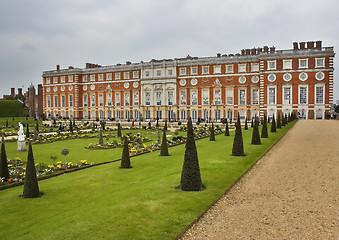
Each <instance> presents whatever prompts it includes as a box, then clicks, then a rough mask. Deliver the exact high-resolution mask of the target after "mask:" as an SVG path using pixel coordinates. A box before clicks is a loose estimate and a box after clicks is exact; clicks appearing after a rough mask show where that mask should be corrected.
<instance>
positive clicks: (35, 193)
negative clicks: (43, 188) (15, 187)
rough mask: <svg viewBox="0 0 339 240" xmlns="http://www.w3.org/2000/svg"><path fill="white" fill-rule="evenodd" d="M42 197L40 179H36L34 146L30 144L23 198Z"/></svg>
mask: <svg viewBox="0 0 339 240" xmlns="http://www.w3.org/2000/svg"><path fill="white" fill-rule="evenodd" d="M40 196H41V193H40V191H39V185H38V179H37V177H36V170H35V164H34V157H33V150H32V144H31V142H29V149H28V157H27V165H26V174H25V183H24V190H23V194H22V197H23V198H38V197H40Z"/></svg>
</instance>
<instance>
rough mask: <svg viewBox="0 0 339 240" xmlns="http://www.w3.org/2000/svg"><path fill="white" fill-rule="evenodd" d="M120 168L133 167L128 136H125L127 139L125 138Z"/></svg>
mask: <svg viewBox="0 0 339 240" xmlns="http://www.w3.org/2000/svg"><path fill="white" fill-rule="evenodd" d="M120 168H132V167H131V161H130V156H129V149H128V138H127V136H125V140H124V148H123V150H122V157H121V165H120Z"/></svg>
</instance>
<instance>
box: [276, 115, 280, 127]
mask: <svg viewBox="0 0 339 240" xmlns="http://www.w3.org/2000/svg"><path fill="white" fill-rule="evenodd" d="M277 128H281V118H280V113H278V117H277Z"/></svg>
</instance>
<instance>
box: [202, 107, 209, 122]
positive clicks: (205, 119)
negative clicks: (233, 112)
mask: <svg viewBox="0 0 339 240" xmlns="http://www.w3.org/2000/svg"><path fill="white" fill-rule="evenodd" d="M203 115H204V121H205V122H206V121H208V110H204V111H203Z"/></svg>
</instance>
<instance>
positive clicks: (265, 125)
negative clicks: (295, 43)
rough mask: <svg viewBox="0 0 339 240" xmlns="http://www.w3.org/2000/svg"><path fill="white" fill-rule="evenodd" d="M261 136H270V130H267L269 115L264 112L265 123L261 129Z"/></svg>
mask: <svg viewBox="0 0 339 240" xmlns="http://www.w3.org/2000/svg"><path fill="white" fill-rule="evenodd" d="M261 137H262V138H268V130H267V116H266V113H265V114H264V119H263V125H262V129H261Z"/></svg>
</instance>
